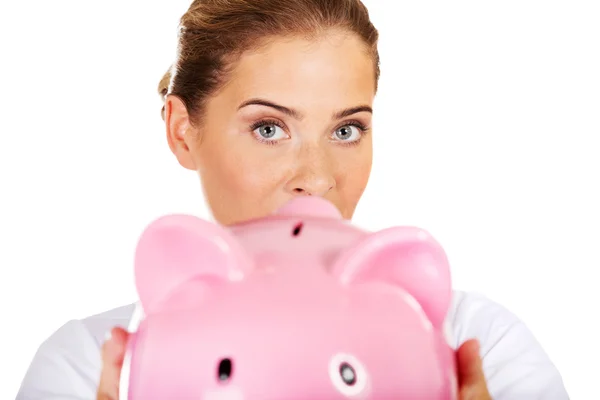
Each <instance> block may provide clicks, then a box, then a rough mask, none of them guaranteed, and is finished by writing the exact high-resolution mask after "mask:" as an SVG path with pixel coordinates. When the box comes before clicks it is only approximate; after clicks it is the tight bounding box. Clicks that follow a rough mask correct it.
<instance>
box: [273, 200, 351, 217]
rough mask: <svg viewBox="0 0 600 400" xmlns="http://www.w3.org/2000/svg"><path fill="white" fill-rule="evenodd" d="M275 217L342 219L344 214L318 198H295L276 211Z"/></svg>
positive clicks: (331, 204)
mask: <svg viewBox="0 0 600 400" xmlns="http://www.w3.org/2000/svg"><path fill="white" fill-rule="evenodd" d="M275 215H280V216H286V217H317V218H333V219H342V214H340V212H339V210H338V209H337V208H336V206H334V205H333V203H330V202H329V201H327V200H325V199H323V198H322V197H318V196H298V197H294V198H293V199H292V200H290V201H288V202H287V203H286V204H284V205H283V206H282V207H281V208H279V209H278V210H277V211H275Z"/></svg>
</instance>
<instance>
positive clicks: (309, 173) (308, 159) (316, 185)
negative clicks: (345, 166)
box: [286, 149, 336, 197]
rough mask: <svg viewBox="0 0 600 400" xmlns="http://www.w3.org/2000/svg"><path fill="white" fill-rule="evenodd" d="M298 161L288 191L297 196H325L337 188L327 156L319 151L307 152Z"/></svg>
mask: <svg viewBox="0 0 600 400" xmlns="http://www.w3.org/2000/svg"><path fill="white" fill-rule="evenodd" d="M304 153H305V154H303V155H301V156H300V157H299V159H298V162H297V166H296V168H295V170H294V174H293V176H292V177H291V179H290V180H289V181H288V182H287V183H286V190H287V191H288V192H290V193H291V194H293V195H295V196H320V197H323V196H325V195H326V194H327V193H328V192H329V191H330V190H331V189H333V188H334V187H335V184H336V182H335V178H334V175H333V171H332V170H331V168H330V166H329V164H330V163H329V162H328V159H327V156H326V155H325V154H321V152H319V151H318V150H314V149H312V150H307V151H305V152H304Z"/></svg>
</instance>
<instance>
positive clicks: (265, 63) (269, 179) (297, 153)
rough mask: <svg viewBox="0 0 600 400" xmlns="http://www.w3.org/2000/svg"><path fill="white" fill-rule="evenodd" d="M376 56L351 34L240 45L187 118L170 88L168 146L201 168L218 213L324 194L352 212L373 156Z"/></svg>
mask: <svg viewBox="0 0 600 400" xmlns="http://www.w3.org/2000/svg"><path fill="white" fill-rule="evenodd" d="M374 79H375V72H374V65H373V59H372V58H371V57H370V56H369V54H368V53H367V52H366V50H365V48H364V46H363V44H362V43H361V42H360V40H359V39H358V38H357V37H355V36H353V35H342V34H331V35H328V36H327V37H324V38H322V39H320V40H318V41H310V42H309V41H306V40H302V39H290V38H286V39H281V40H278V41H273V42H271V43H270V44H269V45H268V46H267V47H264V48H263V49H262V50H260V51H257V52H252V53H247V54H245V55H244V56H243V57H242V58H241V59H240V61H239V63H238V64H236V67H235V69H234V70H233V71H232V73H231V75H230V80H229V81H228V83H227V85H226V86H224V88H223V89H221V90H220V91H219V92H218V93H217V94H216V95H215V96H213V97H212V98H211V99H210V100H209V101H208V103H207V106H206V109H205V113H204V115H203V121H202V124H201V126H193V125H191V124H190V122H189V117H188V114H187V112H186V110H185V107H184V105H183V103H182V102H181V101H180V100H179V99H177V98H176V97H174V96H169V97H168V98H167V103H166V122H167V131H168V138H169V145H170V147H171V149H172V150H173V152H174V154H175V155H176V157H177V159H178V160H179V162H180V164H181V165H182V166H184V167H185V168H188V169H192V170H195V171H197V172H198V174H199V175H200V178H201V182H202V185H203V188H204V193H205V196H206V199H207V202H208V205H209V207H210V209H211V211H212V213H213V215H214V217H215V219H216V220H217V221H219V222H220V223H222V224H226V225H228V224H233V223H236V222H241V221H244V220H247V219H251V218H256V217H262V216H265V215H268V214H270V213H272V212H273V211H274V210H275V209H277V208H278V207H280V206H281V205H283V204H284V203H285V202H287V201H288V200H289V199H291V198H292V197H294V196H301V195H310V196H322V197H324V198H326V199H328V200H329V201H331V202H332V203H333V204H335V205H336V206H337V208H338V209H339V210H340V212H341V213H342V215H343V216H344V217H345V218H351V217H352V214H353V213H354V210H355V208H356V205H357V203H358V201H359V199H360V197H361V195H362V193H363V191H364V190H365V187H366V185H367V181H368V179H369V175H370V172H371V162H372V141H371V134H372V132H371V120H372V111H371V108H372V104H373V100H374V96H375V81H374Z"/></svg>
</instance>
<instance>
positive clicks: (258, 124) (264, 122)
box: [250, 119, 370, 147]
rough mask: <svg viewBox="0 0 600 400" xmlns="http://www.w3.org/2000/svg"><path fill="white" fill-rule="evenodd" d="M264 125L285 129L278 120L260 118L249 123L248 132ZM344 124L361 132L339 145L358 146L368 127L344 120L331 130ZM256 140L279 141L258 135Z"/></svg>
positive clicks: (270, 144)
mask: <svg viewBox="0 0 600 400" xmlns="http://www.w3.org/2000/svg"><path fill="white" fill-rule="evenodd" d="M265 125H275V126H277V127H279V128H281V129H285V126H284V125H283V124H282V123H281V122H279V121H277V120H275V119H261V120H259V121H256V122H255V123H253V124H252V125H250V132H254V131H255V130H256V129H258V128H260V127H261V126H265ZM344 126H353V127H355V128H358V130H360V134H361V136H360V138H359V139H358V140H355V141H353V142H343V141H339V145H341V146H346V147H353V146H358V145H359V144H360V142H361V141H362V138H363V137H364V135H366V134H367V133H369V131H370V128H369V127H367V126H365V125H364V124H362V123H361V122H360V121H357V120H350V121H346V122H344V123H343V124H341V125H338V127H337V128H335V129H334V130H333V131H334V132H335V131H337V130H338V129H340V128H342V127H344ZM256 140H258V141H259V142H261V143H264V144H266V145H269V146H276V145H277V144H278V143H279V142H278V141H277V140H268V139H263V138H260V137H256Z"/></svg>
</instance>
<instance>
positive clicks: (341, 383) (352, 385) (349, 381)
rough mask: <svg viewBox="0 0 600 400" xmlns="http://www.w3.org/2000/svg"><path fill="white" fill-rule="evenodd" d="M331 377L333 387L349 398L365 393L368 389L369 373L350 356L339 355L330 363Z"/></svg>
mask: <svg viewBox="0 0 600 400" xmlns="http://www.w3.org/2000/svg"><path fill="white" fill-rule="evenodd" d="M329 377H330V379H331V382H332V383H333V386H335V388H336V389H337V390H338V391H339V392H340V393H342V394H343V395H345V396H347V397H353V396H357V395H359V394H361V393H363V392H364V391H365V389H366V387H367V381H368V377H367V372H366V370H365V368H364V367H363V365H362V364H361V363H360V361H358V360H357V359H356V357H353V356H351V355H349V354H337V355H335V356H334V357H333V358H332V359H331V361H330V362H329Z"/></svg>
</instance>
